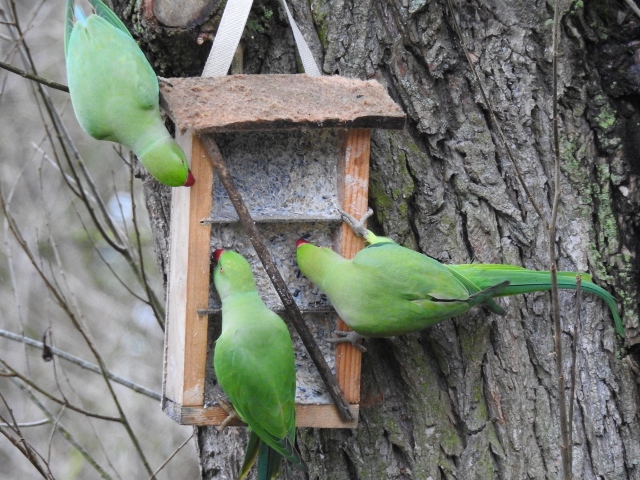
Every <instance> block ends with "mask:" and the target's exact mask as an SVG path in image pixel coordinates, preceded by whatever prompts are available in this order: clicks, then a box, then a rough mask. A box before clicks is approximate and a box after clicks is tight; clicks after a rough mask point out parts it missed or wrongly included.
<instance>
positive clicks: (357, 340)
mask: <svg viewBox="0 0 640 480" xmlns="http://www.w3.org/2000/svg"><path fill="white" fill-rule="evenodd" d="M333 333H334V335H335V336H334V337H331V338H328V339H327V342H329V343H350V344H351V345H353V347H354V348H356V349H358V350H360V351H361V352H362V353H365V352H366V351H367V348H366V347H365V346H364V345H362V343H361V341H362V340H364V338H365V337H364V336H362V335H360V334H359V333H358V332H354V331H353V330H350V331H348V332H345V331H342V330H336V331H335V332H333Z"/></svg>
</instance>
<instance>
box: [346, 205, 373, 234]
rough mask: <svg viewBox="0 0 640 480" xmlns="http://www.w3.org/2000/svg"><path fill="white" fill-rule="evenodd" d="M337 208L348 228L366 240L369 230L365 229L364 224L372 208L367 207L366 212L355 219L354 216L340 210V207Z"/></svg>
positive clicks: (371, 212) (371, 213)
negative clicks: (358, 218)
mask: <svg viewBox="0 0 640 480" xmlns="http://www.w3.org/2000/svg"><path fill="white" fill-rule="evenodd" d="M338 210H339V211H340V215H341V216H342V221H343V222H344V223H346V224H347V225H349V228H351V230H353V233H355V234H356V235H357V236H358V237H362V238H364V239H365V241H368V238H369V235H370V234H371V232H370V231H369V230H367V228H366V227H365V226H364V224H365V222H366V221H367V219H368V218H369V217H370V216H371V215H373V210H371V209H368V210H367V211H366V213H365V214H364V215H362V217H360V220H356V218H355V217H354V216H352V215H350V214H349V213H347V212H345V211H344V210H341V209H338Z"/></svg>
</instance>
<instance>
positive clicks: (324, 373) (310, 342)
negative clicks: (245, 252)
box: [200, 135, 353, 421]
mask: <svg viewBox="0 0 640 480" xmlns="http://www.w3.org/2000/svg"><path fill="white" fill-rule="evenodd" d="M200 139H201V140H202V143H203V145H204V146H205V148H206V149H207V153H208V154H209V159H210V160H211V163H212V164H213V168H214V170H215V172H216V173H217V174H218V176H219V177H220V181H221V182H222V185H223V186H224V188H225V190H226V191H227V194H228V195H229V199H230V200H231V203H232V204H233V208H235V210H236V212H237V214H238V217H240V223H241V224H242V226H243V227H244V229H245V230H246V231H247V235H248V236H249V239H250V240H251V243H252V244H253V248H255V250H256V253H257V254H258V257H259V258H260V261H261V262H262V265H264V269H265V271H266V272H267V275H268V276H269V279H270V280H271V282H272V283H273V286H274V287H275V289H276V292H277V293H278V296H279V297H280V299H281V300H282V303H283V305H284V308H285V310H286V312H287V315H285V317H286V318H287V319H288V320H289V322H290V323H291V325H293V327H294V328H295V329H296V331H297V332H298V335H299V336H300V339H301V340H302V343H303V344H304V346H305V348H306V349H307V352H309V356H310V357H311V360H313V363H314V365H315V366H316V368H317V370H318V373H320V377H321V378H322V381H323V382H324V384H325V385H326V387H327V390H328V391H329V395H330V396H331V398H332V399H333V401H334V403H335V405H336V408H337V409H338V412H339V413H340V416H341V417H342V419H343V420H344V421H351V420H353V413H352V412H351V409H350V408H349V403H348V402H347V401H346V399H345V397H344V394H343V392H342V390H341V389H340V387H339V386H338V383H337V381H336V378H335V377H334V376H333V374H332V373H331V369H330V368H329V365H327V362H326V361H325V359H324V356H323V355H322V352H321V351H320V348H319V347H318V344H317V343H316V341H315V339H314V338H313V335H312V334H311V331H310V330H309V328H308V327H307V325H306V323H305V322H304V319H303V318H302V313H300V310H299V309H298V306H297V305H296V303H295V301H294V300H293V297H292V296H291V293H290V292H289V289H288V288H287V285H286V283H285V282H284V280H283V279H282V276H281V275H280V272H279V271H278V269H277V268H276V265H275V263H274V262H273V258H272V257H271V254H270V253H269V251H268V250H267V248H266V247H265V242H264V239H263V238H262V234H261V233H260V232H259V231H258V229H257V228H256V226H255V223H254V221H253V220H252V218H251V215H250V214H249V210H248V209H247V207H246V205H245V203H244V201H243V200H242V196H241V195H240V193H239V192H238V190H237V189H236V187H235V185H234V183H233V180H232V179H231V175H230V173H229V169H228V168H227V164H226V162H225V161H224V158H223V157H222V154H221V153H220V149H218V145H217V144H216V142H215V140H214V139H213V136H212V135H201V136H200Z"/></svg>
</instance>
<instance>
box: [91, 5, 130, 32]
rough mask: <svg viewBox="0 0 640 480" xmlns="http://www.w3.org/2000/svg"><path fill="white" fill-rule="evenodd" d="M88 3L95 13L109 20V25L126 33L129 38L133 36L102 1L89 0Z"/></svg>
mask: <svg viewBox="0 0 640 480" xmlns="http://www.w3.org/2000/svg"><path fill="white" fill-rule="evenodd" d="M89 3H90V4H91V6H92V7H93V9H94V10H95V11H96V15H98V16H99V17H102V18H104V19H105V20H106V21H107V22H109V23H110V24H111V25H113V26H114V27H116V28H117V29H118V30H122V31H123V32H124V33H126V34H127V35H129V36H130V37H131V38H133V35H131V32H130V31H129V29H128V28H127V27H126V26H125V25H124V23H122V20H120V19H119V18H118V17H117V16H116V14H115V13H113V11H111V9H110V8H109V7H107V6H106V5H105V4H104V3H102V2H101V1H100V0H89Z"/></svg>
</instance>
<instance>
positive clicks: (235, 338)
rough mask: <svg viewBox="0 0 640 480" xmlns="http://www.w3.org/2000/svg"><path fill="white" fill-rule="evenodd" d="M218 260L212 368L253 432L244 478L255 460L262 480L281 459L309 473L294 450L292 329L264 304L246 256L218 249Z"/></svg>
mask: <svg viewBox="0 0 640 480" xmlns="http://www.w3.org/2000/svg"><path fill="white" fill-rule="evenodd" d="M213 257H214V260H215V261H216V262H217V264H216V267H215V270H214V273H213V281H214V284H215V287H216V290H217V291H218V294H219V295H220V300H221V301H222V333H221V334H220V337H219V338H218V340H217V341H216V345H215V351H214V357H213V366H214V369H215V372H216V376H217V378H218V382H219V383H220V386H221V387H222V390H223V391H224V392H225V393H226V394H227V396H228V397H229V400H231V403H232V404H233V407H234V408H235V410H236V412H237V414H238V415H239V417H240V418H241V419H242V420H243V421H244V422H245V423H247V425H249V428H250V429H251V436H250V438H249V445H248V447H247V452H246V454H245V458H244V463H243V466H242V469H241V473H240V476H239V479H242V478H245V476H246V475H247V474H248V472H249V469H250V468H251V466H252V464H253V462H254V460H255V458H256V456H257V457H258V478H259V479H260V480H269V479H272V478H275V476H276V475H277V473H278V471H279V468H280V463H281V460H282V457H285V458H286V459H287V460H288V461H289V462H291V463H292V464H293V465H294V466H295V467H297V468H299V469H301V470H304V471H308V470H307V466H306V464H305V462H304V461H303V460H302V458H301V457H300V454H299V453H298V452H297V451H296V449H295V437H296V426H295V425H296V410H295V390H296V372H295V364H294V357H293V345H292V343H291V336H290V335H289V330H288V329H287V326H286V325H285V323H284V321H283V320H282V319H281V318H280V317H279V316H278V315H276V314H275V313H273V312H272V311H271V310H269V309H268V308H267V307H266V305H265V304H264V303H263V302H262V299H261V298H260V296H259V295H258V291H257V289H256V283H255V280H254V277H253V273H252V272H251V267H250V266H249V263H248V262H247V261H246V260H245V259H244V257H242V255H240V254H238V253H235V252H231V251H225V250H221V249H219V250H216V251H215V252H214V254H213Z"/></svg>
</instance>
